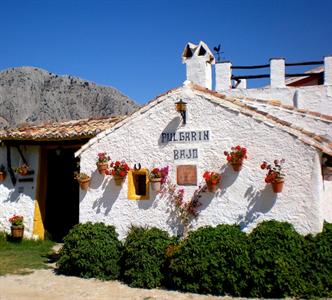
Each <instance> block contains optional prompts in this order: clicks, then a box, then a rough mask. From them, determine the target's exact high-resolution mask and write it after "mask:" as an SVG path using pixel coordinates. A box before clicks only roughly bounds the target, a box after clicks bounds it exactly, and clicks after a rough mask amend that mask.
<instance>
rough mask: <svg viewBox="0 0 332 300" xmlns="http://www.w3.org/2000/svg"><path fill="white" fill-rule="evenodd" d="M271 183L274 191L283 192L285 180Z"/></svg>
mask: <svg viewBox="0 0 332 300" xmlns="http://www.w3.org/2000/svg"><path fill="white" fill-rule="evenodd" d="M271 184H272V189H273V192H275V193H281V192H282V188H283V187H284V182H283V181H276V182H272V183H271Z"/></svg>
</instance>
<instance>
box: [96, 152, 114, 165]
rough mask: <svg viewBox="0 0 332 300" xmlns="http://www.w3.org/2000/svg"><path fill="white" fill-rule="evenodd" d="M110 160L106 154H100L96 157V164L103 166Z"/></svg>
mask: <svg viewBox="0 0 332 300" xmlns="http://www.w3.org/2000/svg"><path fill="white" fill-rule="evenodd" d="M110 160H111V158H110V157H109V156H108V155H107V153H106V152H100V153H98V155H97V164H105V163H108V162H109V161H110Z"/></svg>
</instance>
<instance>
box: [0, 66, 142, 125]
mask: <svg viewBox="0 0 332 300" xmlns="http://www.w3.org/2000/svg"><path fill="white" fill-rule="evenodd" d="M0 104H1V105H0V127H2V128H4V127H16V126H18V125H20V124H22V123H32V124H40V123H42V122H60V121H68V120H78V119H84V118H91V117H104V116H110V117H111V116H118V115H127V114H130V113H131V112H133V111H134V110H136V109H137V108H138V107H139V105H138V104H136V103H135V102H134V101H133V100H132V99H130V98H129V97H127V96H126V95H124V94H123V93H121V92H120V91H119V90H117V89H116V88H114V87H110V86H103V85H98V84H96V83H94V82H92V81H89V80H85V79H81V78H79V77H76V76H71V75H58V74H55V73H52V72H49V71H47V70H44V69H41V68H38V67H31V66H23V67H14V68H9V69H6V70H3V71H0Z"/></svg>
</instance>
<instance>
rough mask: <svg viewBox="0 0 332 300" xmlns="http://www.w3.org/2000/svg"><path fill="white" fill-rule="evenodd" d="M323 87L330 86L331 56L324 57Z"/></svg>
mask: <svg viewBox="0 0 332 300" xmlns="http://www.w3.org/2000/svg"><path fill="white" fill-rule="evenodd" d="M324 85H332V55H329V56H325V57H324Z"/></svg>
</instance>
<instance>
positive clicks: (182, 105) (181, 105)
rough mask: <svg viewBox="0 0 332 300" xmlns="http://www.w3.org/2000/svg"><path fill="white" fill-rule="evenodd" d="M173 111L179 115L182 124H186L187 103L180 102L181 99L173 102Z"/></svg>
mask: <svg viewBox="0 0 332 300" xmlns="http://www.w3.org/2000/svg"><path fill="white" fill-rule="evenodd" d="M175 109H176V111H177V112H179V113H180V114H181V117H182V121H183V124H186V110H187V102H184V101H182V99H181V100H180V101H178V102H175Z"/></svg>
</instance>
